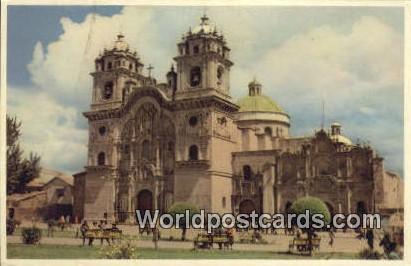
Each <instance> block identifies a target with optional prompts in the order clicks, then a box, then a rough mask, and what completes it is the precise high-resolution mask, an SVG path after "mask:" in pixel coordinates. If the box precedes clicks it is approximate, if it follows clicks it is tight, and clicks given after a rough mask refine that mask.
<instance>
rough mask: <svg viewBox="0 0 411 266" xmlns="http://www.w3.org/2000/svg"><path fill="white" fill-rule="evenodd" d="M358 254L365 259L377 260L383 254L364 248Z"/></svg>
mask: <svg viewBox="0 0 411 266" xmlns="http://www.w3.org/2000/svg"><path fill="white" fill-rule="evenodd" d="M358 256H359V257H360V258H361V259H365V260H379V259H381V258H382V256H383V255H382V254H381V253H379V252H377V251H375V250H372V249H369V248H365V249H363V250H361V251H360V253H359V254H358Z"/></svg>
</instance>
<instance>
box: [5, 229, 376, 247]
mask: <svg viewBox="0 0 411 266" xmlns="http://www.w3.org/2000/svg"><path fill="white" fill-rule="evenodd" d="M23 226H24V225H23ZM37 226H38V227H40V228H43V229H45V228H46V225H44V224H37ZM119 227H120V229H122V231H123V234H125V235H127V236H128V237H129V238H131V240H130V241H131V242H132V244H134V245H136V246H137V247H146V248H150V247H154V244H153V242H152V240H151V236H147V234H145V233H144V234H143V236H139V234H138V230H137V228H136V226H131V225H123V226H119ZM66 231H68V232H71V233H67V237H46V236H43V238H42V240H41V243H42V244H53V245H81V244H82V240H81V239H80V238H75V234H76V233H75V232H76V227H75V226H74V227H71V228H68V229H66ZM197 233H198V231H195V230H188V231H187V239H188V240H187V241H184V242H183V241H169V240H161V241H159V243H158V246H159V248H175V249H192V248H193V242H192V239H193V238H194V236H196V235H197ZM239 235H240V233H237V234H236V235H235V239H236V240H238V238H239ZM262 236H263V239H264V240H265V241H266V242H267V244H240V243H235V244H234V246H233V249H234V250H247V251H275V252H285V251H288V244H289V241H290V240H291V239H292V238H293V236H290V235H285V234H283V233H279V234H277V235H272V234H262ZM319 236H320V237H321V246H320V250H319V252H349V253H352V252H359V251H361V250H362V249H364V248H366V247H367V242H366V240H364V239H362V240H359V239H357V238H356V234H355V233H354V232H347V233H342V232H337V233H335V239H334V243H333V245H332V246H330V245H329V243H328V242H329V236H328V233H319ZM161 237H162V239H170V238H172V239H180V237H181V230H179V229H170V230H161ZM7 242H8V243H21V237H20V236H17V235H16V236H8V237H7ZM378 243H379V239H378V236H377V238H376V239H375V242H374V246H375V248H376V249H377V250H378V251H380V252H382V249H381V248H380V247H378ZM104 244H105V245H107V244H106V243H104ZM95 245H100V241H95Z"/></svg>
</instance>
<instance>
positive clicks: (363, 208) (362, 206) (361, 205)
mask: <svg viewBox="0 0 411 266" xmlns="http://www.w3.org/2000/svg"><path fill="white" fill-rule="evenodd" d="M365 213H367V207H366V206H365V202H364V201H359V202H357V214H358V215H360V216H362V215H363V214H365Z"/></svg>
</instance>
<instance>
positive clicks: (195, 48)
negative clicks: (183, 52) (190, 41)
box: [193, 45, 200, 54]
mask: <svg viewBox="0 0 411 266" xmlns="http://www.w3.org/2000/svg"><path fill="white" fill-rule="evenodd" d="M199 51H200V48H199V47H198V45H196V46H194V48H193V52H194V54H198V52H199Z"/></svg>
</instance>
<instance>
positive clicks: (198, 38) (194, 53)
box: [174, 15, 233, 99]
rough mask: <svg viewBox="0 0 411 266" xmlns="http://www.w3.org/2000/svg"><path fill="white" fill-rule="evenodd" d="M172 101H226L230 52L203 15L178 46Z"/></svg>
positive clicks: (222, 38) (221, 37)
mask: <svg viewBox="0 0 411 266" xmlns="http://www.w3.org/2000/svg"><path fill="white" fill-rule="evenodd" d="M177 46H178V55H177V56H176V57H175V58H174V60H175V61H176V62H177V69H178V73H177V80H178V81H177V84H178V87H177V93H176V99H182V98H191V97H196V96H199V95H203V96H205V95H219V96H220V97H224V98H230V96H229V91H230V79H229V78H230V67H231V66H232V65H233V63H232V62H231V61H230V59H229V56H230V48H228V47H227V45H226V41H225V38H224V36H223V35H222V34H220V33H218V32H217V28H216V27H215V26H212V25H211V22H210V20H209V18H208V17H207V16H206V15H204V16H203V17H202V18H201V23H200V24H199V25H198V26H197V27H195V28H194V29H193V30H192V29H191V28H190V29H189V31H188V32H187V33H186V34H184V35H183V37H182V40H181V42H180V43H178V45H177Z"/></svg>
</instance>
